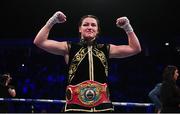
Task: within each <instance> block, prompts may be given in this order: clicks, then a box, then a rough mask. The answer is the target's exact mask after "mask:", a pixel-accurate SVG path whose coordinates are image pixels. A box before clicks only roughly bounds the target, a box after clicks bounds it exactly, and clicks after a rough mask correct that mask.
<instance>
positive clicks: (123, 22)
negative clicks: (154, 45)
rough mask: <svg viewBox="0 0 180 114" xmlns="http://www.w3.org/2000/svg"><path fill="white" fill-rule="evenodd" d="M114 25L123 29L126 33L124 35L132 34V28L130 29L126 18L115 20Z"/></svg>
mask: <svg viewBox="0 0 180 114" xmlns="http://www.w3.org/2000/svg"><path fill="white" fill-rule="evenodd" d="M116 25H117V27H120V28H122V29H124V30H125V31H126V33H128V32H133V28H132V27H131V25H130V23H129V19H128V18H127V17H120V18H118V19H117V20H116Z"/></svg>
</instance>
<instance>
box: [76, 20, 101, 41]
mask: <svg viewBox="0 0 180 114" xmlns="http://www.w3.org/2000/svg"><path fill="white" fill-rule="evenodd" d="M79 32H80V33H81V38H83V39H86V40H92V39H94V38H95V37H96V36H97V34H98V24H97V21H96V19H94V18H90V17H87V18H85V19H84V20H83V21H82V25H81V26H80V27H79Z"/></svg>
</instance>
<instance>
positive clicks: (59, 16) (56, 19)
mask: <svg viewBox="0 0 180 114" xmlns="http://www.w3.org/2000/svg"><path fill="white" fill-rule="evenodd" d="M65 21H66V16H65V15H64V14H63V13H62V12H61V11H57V12H56V13H54V15H53V16H52V17H51V18H50V19H49V20H48V21H47V24H48V25H51V26H53V25H54V24H56V23H64V22H65Z"/></svg>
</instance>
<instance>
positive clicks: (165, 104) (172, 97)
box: [160, 65, 180, 113]
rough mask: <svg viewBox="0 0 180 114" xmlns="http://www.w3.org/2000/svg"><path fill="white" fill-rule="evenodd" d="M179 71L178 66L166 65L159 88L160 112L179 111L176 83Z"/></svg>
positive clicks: (179, 90)
mask: <svg viewBox="0 0 180 114" xmlns="http://www.w3.org/2000/svg"><path fill="white" fill-rule="evenodd" d="M178 76H179V73H178V68H177V67H176V66H173V65H168V66H167V67H166V68H165V69H164V72H163V83H162V85H161V89H160V99H161V103H162V111H161V112H162V113H164V112H169V113H170V112H180V89H179V87H178V86H177V85H176V80H177V79H178Z"/></svg>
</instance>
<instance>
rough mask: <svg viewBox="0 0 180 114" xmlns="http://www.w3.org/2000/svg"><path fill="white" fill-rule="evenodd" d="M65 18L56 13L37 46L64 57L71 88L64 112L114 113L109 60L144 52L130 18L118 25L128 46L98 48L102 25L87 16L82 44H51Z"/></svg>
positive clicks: (83, 20)
mask: <svg viewBox="0 0 180 114" xmlns="http://www.w3.org/2000/svg"><path fill="white" fill-rule="evenodd" d="M65 21H66V16H65V14H64V13H62V12H61V11H58V12H56V13H55V14H54V15H53V16H52V17H51V18H50V19H49V20H48V21H47V23H46V24H45V26H44V27H43V28H42V29H41V30H40V31H39V33H38V34H37V35H36V37H35V39H34V44H36V45H37V46H38V47H40V48H42V49H44V50H46V51H47V52H49V53H53V54H56V55H62V56H64V58H65V61H66V63H67V65H68V73H67V75H68V86H67V88H66V104H65V108H64V111H65V112H70V111H76V112H77V111H81V112H112V111H114V107H113V105H112V102H111V100H110V92H109V86H108V82H107V77H108V72H109V63H108V62H109V58H124V57H128V56H132V55H135V54H137V53H139V52H140V51H141V46H140V43H139V40H138V38H137V37H136V34H135V33H134V31H133V28H132V27H131V25H130V22H129V20H128V18H127V17H120V18H118V19H117V20H116V25H117V27H119V28H122V29H124V31H125V32H126V34H127V36H128V45H113V44H98V43H97V42H96V38H97V37H98V34H99V31H100V23H99V20H98V18H97V17H96V16H93V15H85V16H83V17H82V18H81V20H80V22H79V33H80V42H78V43H73V42H67V41H63V42H59V41H55V40H49V39H48V36H49V32H50V30H51V28H52V27H53V25H54V24H56V23H64V22H65Z"/></svg>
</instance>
